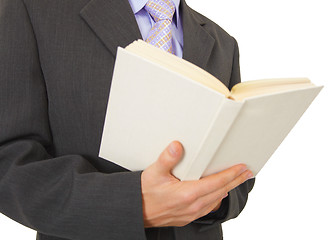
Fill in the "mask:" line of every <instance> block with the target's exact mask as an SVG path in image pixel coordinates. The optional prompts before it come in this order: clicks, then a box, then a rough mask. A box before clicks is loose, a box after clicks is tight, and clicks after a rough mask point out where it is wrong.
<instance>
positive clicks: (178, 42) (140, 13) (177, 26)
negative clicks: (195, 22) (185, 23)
mask: <svg viewBox="0 0 331 240" xmlns="http://www.w3.org/2000/svg"><path fill="white" fill-rule="evenodd" d="M147 1H148V0H129V3H130V5H131V8H132V11H133V13H134V16H135V17H136V21H137V23H138V27H139V30H140V33H141V36H142V38H143V40H146V38H147V35H148V33H149V31H150V30H151V28H152V27H153V26H154V24H155V22H154V20H153V18H152V17H151V16H150V15H149V13H148V12H147V11H146V10H145V8H144V7H145V5H146V3H147ZM172 1H173V3H174V4H175V7H176V10H175V14H174V17H173V20H172V23H171V31H172V47H173V49H174V53H175V55H177V56H178V57H180V58H181V57H183V27H182V22H181V19H180V16H179V3H180V0H172Z"/></svg>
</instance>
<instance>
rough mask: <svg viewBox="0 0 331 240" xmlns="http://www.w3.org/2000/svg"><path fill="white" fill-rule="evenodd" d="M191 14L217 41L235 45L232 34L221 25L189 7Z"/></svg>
mask: <svg viewBox="0 0 331 240" xmlns="http://www.w3.org/2000/svg"><path fill="white" fill-rule="evenodd" d="M190 10H191V13H192V16H193V17H194V18H195V19H196V20H197V21H198V22H200V24H201V25H202V26H203V28H204V29H205V30H206V31H207V32H208V33H209V34H210V35H211V36H212V37H213V38H214V39H215V40H216V41H219V42H222V43H223V44H224V43H229V44H231V45H235V44H237V43H236V40H235V38H234V37H233V36H231V35H230V34H229V33H228V32H227V31H225V30H224V29H223V28H222V27H220V26H219V25H218V24H217V23H215V22H214V21H212V20H210V19H209V18H207V17H206V16H204V15H202V14H201V13H199V12H197V11H195V10H194V9H192V8H190Z"/></svg>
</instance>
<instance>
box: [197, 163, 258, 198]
mask: <svg viewBox="0 0 331 240" xmlns="http://www.w3.org/2000/svg"><path fill="white" fill-rule="evenodd" d="M250 177H252V174H251V171H250V170H248V169H247V166H246V165H244V164H238V165H235V166H233V167H230V168H228V169H226V170H224V171H221V172H219V173H216V174H213V175H210V176H207V177H204V178H202V179H200V180H199V181H198V183H197V184H198V185H199V186H197V189H198V190H199V191H200V194H201V196H202V195H207V194H209V193H211V192H216V191H219V189H222V188H224V187H225V186H226V187H227V190H228V191H230V190H231V189H233V188H235V187H236V186H238V185H240V184H241V183H243V182H245V181H246V180H247V179H249V178H250Z"/></svg>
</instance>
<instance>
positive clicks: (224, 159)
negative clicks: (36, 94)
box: [99, 40, 322, 180]
mask: <svg viewBox="0 0 331 240" xmlns="http://www.w3.org/2000/svg"><path fill="white" fill-rule="evenodd" d="M321 88H322V87H318V86H315V85H314V84H312V83H311V82H310V81H309V79H306V78H296V79H269V80H257V81H248V82H243V83H239V84H237V85H235V86H234V87H233V88H232V90H231V92H230V91H229V90H228V89H227V87H226V86H225V85H224V84H223V83H222V82H221V81H220V80H218V79H217V78H215V77H213V76H212V75H211V74H209V73H208V72H206V71H204V70H203V69H201V68H199V67H197V66H195V65H193V64H191V63H189V62H187V61H185V60H183V59H181V58H178V57H176V56H174V55H172V54H169V53H167V52H165V51H162V50H160V49H157V48H156V47H154V46H151V45H149V44H147V43H145V42H143V41H141V40H138V41H135V42H133V43H132V44H130V45H129V46H127V47H126V48H125V49H123V48H118V52H117V57H116V63H115V68H114V74H113V79H112V84H111V92H110V96H109V102H108V108H107V113H106V119H105V124H104V130H103V135H102V141H101V146H100V154H99V155H100V157H102V158H104V159H107V160H109V161H112V162H114V163H116V164H118V165H121V166H122V167H124V168H127V169H129V170H132V171H136V170H143V169H145V168H146V167H148V166H149V165H150V164H151V163H153V162H154V161H156V160H157V159H158V157H159V155H160V153H161V152H162V151H163V150H164V148H165V147H166V146H167V145H168V144H169V143H170V142H171V141H173V140H178V141H180V142H181V143H182V144H183V146H184V149H185V155H184V157H183V159H182V161H181V162H180V163H179V164H178V165H177V166H176V168H175V169H174V171H173V174H174V175H175V176H176V177H177V178H179V179H181V180H194V179H199V178H200V177H201V176H206V175H209V174H212V173H216V172H218V171H222V170H224V169H226V168H228V167H230V166H233V165H235V164H238V163H245V164H247V166H248V168H249V169H251V170H252V171H253V173H254V174H255V175H256V174H257V173H258V172H259V171H260V170H261V168H262V167H263V165H264V164H265V163H266V162H267V160H268V159H269V158H270V157H271V155H272V154H273V152H274V151H275V150H276V149H277V147H278V146H279V145H280V143H281V142H282V141H283V139H284V138H285V137H286V135H287V134H288V133H289V131H290V130H291V129H292V128H293V126H294V125H295V124H296V122H297V121H298V120H299V118H300V117H301V116H302V114H303V113H304V111H305V110H306V109H307V108H308V107H309V105H310V104H311V102H312V101H313V100H314V98H315V97H316V96H317V94H318V93H319V92H320V90H321Z"/></svg>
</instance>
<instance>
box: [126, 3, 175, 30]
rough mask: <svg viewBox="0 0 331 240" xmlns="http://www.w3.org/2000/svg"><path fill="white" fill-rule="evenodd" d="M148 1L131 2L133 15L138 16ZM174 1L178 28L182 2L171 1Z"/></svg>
mask: <svg viewBox="0 0 331 240" xmlns="http://www.w3.org/2000/svg"><path fill="white" fill-rule="evenodd" d="M147 1H148V0H129V3H130V5H131V8H132V10H133V13H134V14H137V13H138V12H139V11H140V10H142V9H143V8H144V7H145V5H146V3H147ZM171 1H173V3H174V4H175V7H176V11H175V14H176V26H178V20H179V3H180V0H171Z"/></svg>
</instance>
